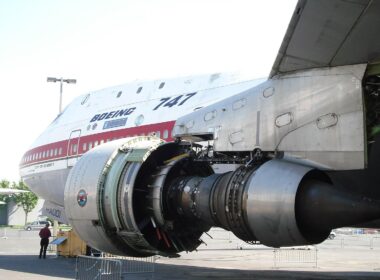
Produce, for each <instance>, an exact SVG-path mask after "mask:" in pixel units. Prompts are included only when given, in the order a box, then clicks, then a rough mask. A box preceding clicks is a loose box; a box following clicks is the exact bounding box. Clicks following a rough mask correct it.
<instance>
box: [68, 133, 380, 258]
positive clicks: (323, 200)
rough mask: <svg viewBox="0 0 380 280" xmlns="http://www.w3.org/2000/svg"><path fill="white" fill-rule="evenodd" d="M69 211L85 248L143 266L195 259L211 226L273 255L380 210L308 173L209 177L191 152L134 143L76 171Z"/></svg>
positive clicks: (240, 172) (107, 150) (286, 170)
mask: <svg viewBox="0 0 380 280" xmlns="http://www.w3.org/2000/svg"><path fill="white" fill-rule="evenodd" d="M65 211H66V215H67V217H68V219H69V221H70V224H71V225H72V226H73V228H74V229H75V231H76V232H77V233H78V234H79V236H80V237H81V238H82V239H83V240H85V241H86V242H87V243H88V244H89V245H90V246H91V247H94V248H97V249H99V250H101V251H105V252H110V253H113V254H117V255H129V256H141V257H143V256H149V255H155V254H159V255H164V256H176V255H177V253H178V252H181V251H192V250H194V249H196V248H197V247H198V246H199V245H200V244H201V242H202V241H201V240H200V237H201V235H202V234H203V233H204V232H207V231H208V230H209V229H210V227H212V226H218V227H222V228H224V229H226V230H230V231H232V232H233V233H234V234H235V235H236V236H237V237H239V238H240V239H242V240H245V241H260V242H261V243H263V244H265V245H268V246H273V247H281V246H294V245H307V244H315V243H319V242H321V241H323V240H324V239H325V238H326V237H327V236H328V235H329V233H330V231H331V229H333V228H335V227H339V226H345V225H350V224H357V223H360V222H365V221H368V220H371V219H375V218H378V217H379V213H380V207H379V203H378V202H377V201H372V200H369V199H367V198H363V197H360V196H355V195H352V194H350V193H346V192H345V191H340V190H337V189H336V188H334V186H332V185H331V182H330V180H329V178H328V177H327V176H326V175H325V174H324V173H322V172H321V171H317V170H313V169H312V168H310V167H306V166H301V165H297V164H293V163H289V162H285V161H281V160H269V161H267V162H265V163H263V164H262V165H259V166H251V167H248V166H241V167H239V168H238V169H236V170H235V171H234V172H227V173H223V174H214V172H213V170H212V168H211V166H210V164H209V163H207V162H204V161H198V160H196V158H195V157H194V156H193V150H192V149H191V146H189V145H187V144H183V143H164V142H163V141H162V140H160V139H158V138H154V137H133V138H126V139H122V140H118V141H113V142H109V143H106V144H103V145H100V146H98V147H96V148H94V149H93V150H91V151H89V152H87V153H86V154H85V155H84V156H83V157H82V158H81V159H80V160H79V161H78V162H77V164H76V165H75V166H74V167H73V169H72V170H71V172H70V175H69V178H68V180H67V183H66V187H65Z"/></svg>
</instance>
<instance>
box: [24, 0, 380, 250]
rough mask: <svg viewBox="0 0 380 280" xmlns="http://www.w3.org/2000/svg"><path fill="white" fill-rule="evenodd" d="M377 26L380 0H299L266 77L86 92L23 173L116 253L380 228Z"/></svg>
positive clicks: (89, 237) (298, 240) (304, 239)
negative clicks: (216, 230) (209, 240)
mask: <svg viewBox="0 0 380 280" xmlns="http://www.w3.org/2000/svg"><path fill="white" fill-rule="evenodd" d="M379 28H380V2H378V1H369V0H353V1H343V0H331V1H330V0H320V1H313V0H300V1H299V2H298V3H297V6H296V8H295V11H294V14H293V17H292V19H291V21H290V24H289V27H288V30H287V32H286V34H285V37H284V40H283V42H282V45H281V47H280V50H279V52H278V55H277V58H276V59H275V62H274V65H273V67H272V71H271V73H270V75H269V78H268V79H267V80H264V81H263V80H251V79H248V80H245V79H243V80H242V79H239V78H237V77H235V76H232V75H225V74H213V75H206V76H199V77H187V78H177V79H170V80H157V81H152V82H141V83H140V82H137V83H131V84H127V85H122V86H116V87H112V88H108V89H104V90H100V91H94V92H90V93H87V94H85V95H83V96H80V97H78V98H77V99H75V100H74V101H73V102H72V103H71V104H70V105H69V106H67V108H66V109H65V110H64V111H63V112H62V114H60V115H59V116H58V117H57V118H56V119H55V120H54V121H53V122H52V123H51V124H50V125H49V127H48V128H47V129H46V130H45V131H44V132H43V133H42V134H41V136H40V137H39V138H38V139H37V140H36V141H35V142H34V143H33V145H32V146H31V148H30V149H29V150H28V151H26V153H25V155H24V157H23V158H22V160H21V164H20V172H21V176H22V179H23V180H24V181H25V182H26V184H27V185H28V186H29V187H30V188H31V190H33V192H35V193H37V194H38V195H39V196H41V197H42V198H44V199H45V200H46V202H45V206H44V209H45V211H46V212H47V214H48V215H49V216H51V217H52V218H54V219H57V220H59V221H62V222H65V223H69V224H71V225H72V226H73V228H74V229H75V231H76V232H77V233H78V234H79V236H80V237H81V238H82V239H83V240H85V241H86V242H87V243H88V244H89V245H90V246H92V247H94V248H97V249H99V250H101V251H105V252H110V253H113V254H117V255H129V256H141V257H142V256H149V255H155V254H159V255H163V256H177V254H178V253H179V252H181V251H192V250H195V249H196V248H197V247H198V246H199V245H200V243H201V240H200V237H201V235H202V234H203V233H204V232H207V231H208V230H209V229H210V227H213V226H217V227H222V228H224V229H226V230H229V231H232V232H233V233H234V234H235V235H236V236H237V237H239V238H240V239H242V240H244V241H248V242H249V241H255V242H256V241H259V242H261V243H262V244H265V245H267V246H273V247H281V246H294V245H307V244H316V243H320V242H322V241H324V240H325V239H326V238H327V237H328V236H329V234H330V232H331V230H332V229H334V228H337V227H343V226H353V227H355V226H372V227H379V228H380V223H379V220H378V219H380V200H379V199H380V189H379V187H378V185H379V182H380V174H379V172H378V170H379V167H380V162H379V159H380V155H379V152H380V151H379V149H380V145H379V143H380V138H379V137H380V136H379V134H380V133H379V132H380V111H379V108H380V107H379V106H380V96H379V94H380V64H379V63H378V62H379V61H380V39H379V36H377V35H378V34H377V30H378V29H379ZM218 166H223V167H225V168H226V169H225V170H224V171H221V169H219V171H218V172H215V171H216V170H217V167H218Z"/></svg>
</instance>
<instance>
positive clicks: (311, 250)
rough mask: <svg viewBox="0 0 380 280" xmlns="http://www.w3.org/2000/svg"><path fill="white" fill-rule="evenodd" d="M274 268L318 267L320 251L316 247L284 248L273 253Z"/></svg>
mask: <svg viewBox="0 0 380 280" xmlns="http://www.w3.org/2000/svg"><path fill="white" fill-rule="evenodd" d="M273 266H274V267H275V268H280V267H288V266H292V267H295V266H296V267H304V266H311V267H315V268H316V267H317V266H318V249H317V248H316V247H311V246H307V247H302V248H286V249H285V248H282V249H275V250H274V251H273Z"/></svg>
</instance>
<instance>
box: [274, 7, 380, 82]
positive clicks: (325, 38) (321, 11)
mask: <svg viewBox="0 0 380 280" xmlns="http://www.w3.org/2000/svg"><path fill="white" fill-rule="evenodd" d="M379 14H380V1H371V0H350V1H347V0H318V1H317V0H300V1H299V2H298V3H297V6H296V9H295V11H294V14H293V16H292V19H291V21H290V23H289V26H288V29H287V32H286V34H285V37H284V40H283V42H282V44H281V47H280V50H279V52H278V55H277V58H276V60H275V62H274V65H273V67H272V71H271V73H270V77H273V76H275V75H277V74H282V73H287V72H291V71H296V70H303V69H310V68H319V67H333V66H342V65H351V64H360V63H373V62H377V61H379V60H380V36H379V34H378V32H379V31H378V30H379V29H380V17H379Z"/></svg>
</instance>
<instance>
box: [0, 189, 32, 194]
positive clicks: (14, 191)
mask: <svg viewBox="0 0 380 280" xmlns="http://www.w3.org/2000/svg"><path fill="white" fill-rule="evenodd" d="M25 192H29V191H24V190H18V189H7V188H0V194H18V193H25Z"/></svg>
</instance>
